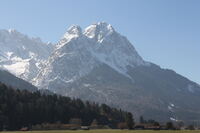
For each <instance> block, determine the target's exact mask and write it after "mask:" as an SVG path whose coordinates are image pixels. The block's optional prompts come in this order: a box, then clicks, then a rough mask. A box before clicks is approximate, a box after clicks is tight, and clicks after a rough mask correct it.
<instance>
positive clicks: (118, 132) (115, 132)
mask: <svg viewBox="0 0 200 133" xmlns="http://www.w3.org/2000/svg"><path fill="white" fill-rule="evenodd" d="M0 133H24V132H23V131H22V132H20V131H15V132H0ZM26 133H200V130H184V131H171V130H169V131H150V130H131V131H130V130H88V131H84V130H77V131H58V130H57V131H56V130H55V131H27V132H26Z"/></svg>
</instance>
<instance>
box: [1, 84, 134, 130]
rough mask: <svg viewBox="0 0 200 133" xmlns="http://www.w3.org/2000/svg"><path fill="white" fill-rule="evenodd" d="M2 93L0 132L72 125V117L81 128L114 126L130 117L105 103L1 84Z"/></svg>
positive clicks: (128, 114)
mask: <svg viewBox="0 0 200 133" xmlns="http://www.w3.org/2000/svg"><path fill="white" fill-rule="evenodd" d="M0 92H1V93H0V130H5V129H6V130H18V129H20V128H22V127H25V126H26V127H31V126H32V125H36V124H42V123H56V122H60V123H69V121H70V120H71V119H73V118H78V119H80V120H81V121H82V125H90V124H91V123H92V121H93V120H97V121H98V123H99V124H102V125H110V126H113V127H114V126H116V125H117V124H118V123H120V122H124V121H126V120H127V117H130V113H128V112H124V111H121V110H117V109H115V108H110V107H109V106H107V105H105V104H102V105H98V104H96V103H89V102H83V101H81V100H79V99H70V98H68V97H63V96H58V95H46V94H41V93H40V92H33V93H31V92H29V91H27V90H16V89H13V88H11V87H7V86H6V85H5V84H2V83H0ZM131 117H132V115H131Z"/></svg>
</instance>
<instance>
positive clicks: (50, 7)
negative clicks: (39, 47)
mask: <svg viewBox="0 0 200 133" xmlns="http://www.w3.org/2000/svg"><path fill="white" fill-rule="evenodd" d="M98 21H105V22H107V23H110V24H111V25H113V27H114V28H115V29H116V30H117V31H118V32H120V33H121V34H123V35H125V36H127V38H128V39H129V40H130V42H132V43H133V45H134V46H135V48H136V49H137V51H138V52H139V54H140V55H141V56H142V57H143V58H144V59H145V60H147V61H151V62H154V63H156V64H158V65H160V66H161V67H163V68H170V69H173V70H175V71H176V72H178V73H180V74H182V75H184V76H186V77H188V78H189V79H191V80H193V81H196V82H198V83H200V0H0V29H10V28H12V29H16V30H18V31H20V32H22V33H25V34H27V35H29V36H32V37H41V38H42V40H43V41H45V42H48V41H51V42H54V43H56V42H57V41H58V40H59V39H60V38H61V36H62V35H63V34H64V33H65V31H66V30H67V28H68V27H69V26H70V25H72V24H77V25H80V26H81V27H83V28H85V27H86V26H88V25H90V24H92V23H95V22H98Z"/></svg>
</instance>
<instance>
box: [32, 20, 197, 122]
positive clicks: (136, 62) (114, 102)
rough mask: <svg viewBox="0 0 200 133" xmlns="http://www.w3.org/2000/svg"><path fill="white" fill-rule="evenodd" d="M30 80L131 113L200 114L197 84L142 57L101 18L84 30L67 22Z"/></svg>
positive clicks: (173, 117)
mask: <svg viewBox="0 0 200 133" xmlns="http://www.w3.org/2000/svg"><path fill="white" fill-rule="evenodd" d="M33 83H34V84H35V85H36V86H38V87H39V88H44V89H49V90H51V91H53V92H56V93H58V94H61V95H65V96H70V97H77V98H81V99H84V100H90V101H96V102H99V103H107V104H109V105H111V106H114V107H118V108H123V109H126V110H128V111H131V112H133V113H134V115H135V116H136V118H137V117H139V116H140V115H143V116H145V117H146V118H150V119H156V120H162V121H163V120H164V121H168V120H186V121H190V120H194V119H198V120H200V117H197V116H200V115H199V112H200V107H199V106H198V105H199V103H198V101H199V100H200V87H199V86H198V85H197V84H196V83H194V82H192V81H190V80H188V79H187V78H185V77H183V76H181V75H179V74H177V73H175V72H174V71H172V70H168V69H162V68H160V67H159V66H158V65H155V64H153V63H150V62H146V61H144V60H143V59H142V57H141V56H140V55H139V54H138V53H137V51H136V50H135V48H134V46H133V45H132V44H131V43H130V42H129V41H128V40H127V38H126V37H124V36H122V35H120V34H119V33H118V32H117V31H116V30H115V29H114V28H113V27H112V26H111V25H110V24H107V23H105V22H99V23H96V24H92V25H90V26H88V27H87V28H85V29H84V30H81V28H80V27H79V26H75V25H73V26H71V27H70V28H69V29H68V31H67V32H66V33H65V34H64V36H63V38H62V39H61V40H60V41H59V42H58V44H57V45H56V46H55V49H54V52H53V53H52V54H51V56H50V57H49V58H48V61H47V63H46V65H45V66H44V67H43V68H42V69H41V71H40V72H39V74H38V76H37V77H36V78H34V79H33ZM185 97H187V99H185ZM186 114H187V115H186Z"/></svg>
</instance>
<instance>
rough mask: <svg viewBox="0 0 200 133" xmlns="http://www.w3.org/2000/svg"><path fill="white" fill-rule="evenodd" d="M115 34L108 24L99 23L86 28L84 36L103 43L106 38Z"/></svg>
mask: <svg viewBox="0 0 200 133" xmlns="http://www.w3.org/2000/svg"><path fill="white" fill-rule="evenodd" d="M114 32H115V30H114V28H113V27H112V26H111V25H110V24H108V23H106V22H98V23H96V24H92V25H90V26H88V27H87V28H85V30H84V33H83V34H84V35H85V36H87V37H88V38H93V39H95V40H96V41H98V42H102V41H103V39H104V38H105V37H106V36H108V35H110V34H112V33H114Z"/></svg>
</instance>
